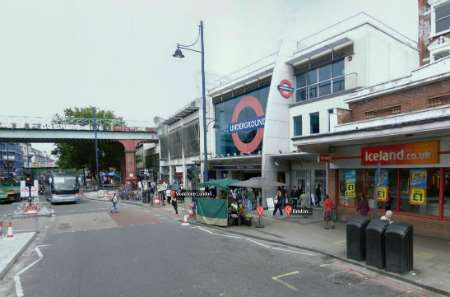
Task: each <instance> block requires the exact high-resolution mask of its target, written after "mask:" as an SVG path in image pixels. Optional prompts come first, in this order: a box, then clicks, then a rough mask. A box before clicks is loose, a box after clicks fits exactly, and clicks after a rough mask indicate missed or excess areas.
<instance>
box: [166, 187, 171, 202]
mask: <svg viewBox="0 0 450 297" xmlns="http://www.w3.org/2000/svg"><path fill="white" fill-rule="evenodd" d="M166 198H167V203H169V204H170V200H171V198H172V191H171V190H170V187H168V188H167V190H166Z"/></svg>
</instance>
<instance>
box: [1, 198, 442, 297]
mask: <svg viewBox="0 0 450 297" xmlns="http://www.w3.org/2000/svg"><path fill="white" fill-rule="evenodd" d="M186 202H187V203H189V201H186ZM54 207H55V216H53V217H39V218H38V220H39V221H38V224H37V225H36V228H37V230H38V231H39V232H38V233H37V235H36V237H35V239H34V240H33V241H32V242H31V244H30V245H29V246H28V248H26V250H25V252H24V253H23V254H22V255H21V256H20V257H19V258H18V259H17V261H16V263H15V264H14V265H13V266H12V267H11V269H10V270H9V272H8V273H7V274H6V275H5V277H4V278H3V280H1V281H0V296H2V297H15V296H18V297H28V296H33V297H44V296H45V297H52V296H55V297H61V296H63V297H66V296H67V297H72V296H86V297H89V296H93V297H94V296H95V297H96V296H111V297H115V296H117V297H119V296H127V297H141V296H142V297H143V296H152V297H153V296H155V297H158V296H164V297H172V296H186V297H198V296H219V297H226V296H246V297H247V296H261V297H265V296H272V297H273V296H320V297H322V296H328V295H331V294H332V295H333V296H346V297H353V296H355V297H356V296H389V297H390V296H392V297H399V296H416V297H434V296H442V294H439V293H438V292H436V291H433V290H428V289H424V288H421V287H419V286H416V285H414V284H410V283H406V282H404V281H402V280H398V279H395V278H392V277H390V276H387V275H385V274H383V273H379V272H377V271H373V270H370V269H367V268H366V267H363V266H360V265H354V264H353V263H349V262H347V261H344V260H341V259H338V258H336V257H334V256H332V255H327V254H326V253H325V254H324V253H321V252H317V251H314V250H312V249H303V248H300V247H297V246H295V245H294V244H291V243H283V242H284V241H285V240H286V241H288V240H292V238H283V236H284V233H283V232H281V231H280V230H278V229H277V228H278V227H277V226H280V225H281V226H283V228H284V229H285V230H292V232H294V231H295V235H293V237H298V234H297V233H299V231H298V230H299V229H300V230H301V229H303V228H306V227H308V228H310V227H311V228H312V227H313V226H314V222H313V221H314V220H311V222H310V223H308V224H306V223H304V222H303V224H298V223H295V220H294V219H293V218H289V219H286V218H278V217H275V218H270V219H269V218H265V219H264V221H263V222H264V224H265V226H266V227H265V228H263V229H255V228H249V227H244V226H242V227H239V226H237V227H230V228H213V227H211V226H205V225H200V224H195V223H191V224H190V225H189V226H182V225H181V219H182V217H183V215H184V213H185V210H184V208H183V204H181V203H180V215H175V213H174V211H173V208H172V207H171V206H165V207H159V206H156V207H149V205H148V204H142V203H139V202H132V203H120V204H119V213H114V214H113V213H110V211H109V210H110V207H111V205H110V203H107V202H104V201H97V200H96V199H86V198H85V197H83V198H82V199H81V203H79V204H62V205H55V206H54ZM26 223H27V222H23V225H24V227H27V226H26ZM28 223H29V224H33V222H31V221H30V222H28ZM340 228H342V226H338V229H337V230H334V231H331V230H329V231H328V230H327V231H328V232H329V233H324V234H328V235H331V234H333V236H338V234H337V231H338V230H339V229H340ZM277 230H278V231H277ZM323 231H325V230H323ZM335 231H336V232H335ZM273 232H278V234H277V233H273ZM286 232H287V231H286ZM316 232H317V233H319V231H317V230H316ZM332 232H334V233H336V234H334V233H332ZM300 234H301V233H300ZM314 236H316V234H314ZM274 238H275V239H274ZM332 240H334V238H332V237H331V236H329V238H328V239H327V241H325V242H327V243H328V242H329V241H332Z"/></svg>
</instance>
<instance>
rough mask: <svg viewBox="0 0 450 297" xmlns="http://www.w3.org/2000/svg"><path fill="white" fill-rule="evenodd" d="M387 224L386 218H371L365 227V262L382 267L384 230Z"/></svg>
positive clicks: (383, 262) (383, 260)
mask: <svg viewBox="0 0 450 297" xmlns="http://www.w3.org/2000/svg"><path fill="white" fill-rule="evenodd" d="M388 226H389V222H388V221H386V220H372V221H371V222H370V223H369V225H367V228H366V263H367V265H371V266H375V267H377V268H380V269H383V268H384V266H385V237H384V232H385V231H386V228H387V227H388Z"/></svg>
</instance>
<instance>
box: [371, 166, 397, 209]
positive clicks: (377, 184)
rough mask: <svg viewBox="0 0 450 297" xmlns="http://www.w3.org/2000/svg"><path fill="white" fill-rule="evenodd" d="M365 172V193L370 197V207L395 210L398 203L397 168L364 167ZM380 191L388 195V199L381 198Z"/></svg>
mask: <svg viewBox="0 0 450 297" xmlns="http://www.w3.org/2000/svg"><path fill="white" fill-rule="evenodd" d="M363 172H364V173H363V174H364V180H363V187H364V188H363V193H365V195H366V197H367V198H368V199H369V206H370V208H378V209H386V210H387V209H392V210H395V208H396V203H397V170H396V169H380V170H378V169H364V171H363ZM386 188H387V189H386ZM380 191H381V193H382V194H383V193H384V195H386V196H387V199H386V201H383V200H380V199H379V197H378V195H379V192H380Z"/></svg>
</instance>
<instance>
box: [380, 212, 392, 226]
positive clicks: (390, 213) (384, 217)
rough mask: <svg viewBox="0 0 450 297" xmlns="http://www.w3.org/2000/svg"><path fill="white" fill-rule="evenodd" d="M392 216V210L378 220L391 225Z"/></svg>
mask: <svg viewBox="0 0 450 297" xmlns="http://www.w3.org/2000/svg"><path fill="white" fill-rule="evenodd" d="M393 215H394V213H393V212H392V210H386V213H385V214H384V216H382V217H381V218H380V220H383V221H388V222H389V224H392V223H393V222H394V221H393V220H392V216H393Z"/></svg>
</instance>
